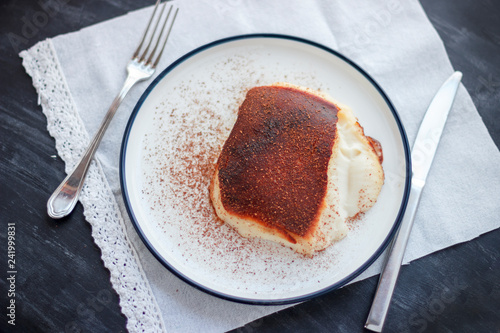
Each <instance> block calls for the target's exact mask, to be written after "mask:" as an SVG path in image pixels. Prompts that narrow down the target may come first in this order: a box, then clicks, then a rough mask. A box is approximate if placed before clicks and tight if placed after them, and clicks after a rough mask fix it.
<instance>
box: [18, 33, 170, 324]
mask: <svg viewBox="0 0 500 333" xmlns="http://www.w3.org/2000/svg"><path fill="white" fill-rule="evenodd" d="M36 49H44V51H45V52H47V53H50V54H51V55H52V57H53V59H52V60H53V64H52V65H53V67H54V68H53V70H52V69H51V68H49V67H50V66H49V65H50V59H44V60H45V63H43V64H41V63H42V62H43V61H39V59H37V57H36V55H37V54H36V53H38V51H37V50H36ZM19 56H20V57H21V58H22V59H23V61H22V63H23V67H24V68H25V71H26V73H27V74H28V75H29V76H31V78H32V83H33V86H34V87H35V89H36V91H37V94H38V104H40V105H41V106H42V111H43V113H44V114H45V116H46V118H47V130H48V131H49V134H50V135H51V136H52V137H54V139H55V141H56V150H57V152H58V154H59V156H60V157H61V159H62V160H63V161H64V162H65V165H66V172H68V171H69V170H71V168H72V167H73V165H74V164H75V163H74V162H75V161H76V157H74V156H73V155H76V156H78V155H77V154H75V153H74V152H75V151H74V150H73V151H71V150H70V151H69V152H68V151H67V150H68V148H67V147H64V146H63V145H62V143H61V142H60V138H59V135H58V133H57V131H56V129H55V125H54V124H57V123H59V124H60V123H61V120H62V119H61V118H60V116H59V115H57V113H56V112H55V111H56V110H55V108H56V107H57V105H52V103H51V101H53V100H55V99H56V98H55V97H56V96H53V95H54V94H55V92H54V91H53V90H52V91H51V90H49V89H44V87H43V86H42V85H40V84H39V82H38V80H40V79H42V77H43V76H44V74H46V73H47V72H49V71H50V72H55V73H52V74H53V75H56V76H58V78H59V79H60V80H61V82H60V83H61V86H59V88H62V89H63V90H64V97H63V98H64V99H65V102H66V103H67V104H68V105H70V106H71V109H72V110H69V111H70V112H71V113H68V114H66V116H69V118H73V119H72V121H74V123H73V124H77V125H76V126H77V127H78V129H79V130H80V131H81V135H82V136H84V137H86V138H87V140H86V141H87V142H88V138H89V135H88V133H87V131H86V130H85V127H84V126H83V121H82V119H81V118H80V116H79V114H78V112H77V111H76V106H75V103H74V101H73V98H72V96H71V93H70V90H69V87H68V84H67V81H66V77H65V76H64V73H63V72H62V69H61V65H60V63H59V59H58V57H57V53H56V50H55V48H54V45H53V43H52V40H51V39H50V38H49V39H46V40H44V41H41V42H38V43H37V44H35V45H34V46H32V47H31V48H30V49H28V50H25V51H22V52H21V53H19ZM36 63H38V65H41V66H43V68H44V71H42V70H40V68H37V65H36ZM67 111H68V110H67ZM72 126H74V125H72ZM72 152H73V153H72ZM90 172H93V173H97V174H98V175H99V179H100V180H101V181H102V183H101V184H100V185H101V186H102V187H101V189H95V188H91V187H90V186H84V189H83V191H82V196H81V198H80V202H81V203H82V205H83V207H84V215H85V218H86V220H87V222H89V224H91V227H92V237H93V239H94V242H95V243H96V245H98V246H99V248H100V249H101V253H102V255H101V259H102V261H103V263H104V265H105V267H106V268H107V269H108V270H109V271H110V281H111V283H112V286H113V288H114V289H115V291H116V292H117V293H118V295H119V304H120V308H121V309H122V312H123V314H124V315H126V317H127V330H128V331H136V329H134V328H138V326H142V328H143V329H145V328H146V327H144V326H147V325H145V324H146V323H147V322H150V321H151V320H148V318H149V319H153V320H154V319H156V321H157V322H156V323H150V324H153V326H156V327H157V328H158V329H160V330H161V331H162V332H164V331H165V324H164V322H163V317H162V315H161V311H160V309H159V305H158V303H157V301H156V298H155V296H154V294H153V292H152V289H151V286H150V284H149V280H148V279H147V277H146V274H145V272H144V269H143V267H142V264H141V262H140V259H139V256H138V254H137V252H136V249H135V248H134V246H133V245H132V244H131V243H130V241H129V240H128V237H127V234H126V228H125V222H124V219H123V217H122V215H121V212H120V210H119V209H118V204H117V202H116V198H115V197H114V195H113V193H112V191H111V188H110V186H109V183H108V181H107V179H106V176H105V174H104V171H103V169H102V166H101V164H100V163H99V161H98V160H97V159H94V161H93V162H92V165H91V167H90V170H89V173H90ZM94 191H102V192H103V193H104V195H105V196H106V197H107V198H108V199H109V201H110V202H112V204H113V209H111V210H109V211H108V212H107V213H108V214H109V215H111V216H116V219H117V221H115V223H119V226H120V230H119V231H120V232H121V233H122V235H121V236H122V237H123V238H124V240H125V242H126V243H125V246H126V248H122V249H121V251H122V252H123V253H124V254H128V257H129V258H130V259H132V262H133V263H134V264H135V265H136V267H137V268H136V272H138V274H139V276H140V278H141V282H142V283H144V285H145V287H146V290H147V292H146V293H145V294H146V295H138V294H139V293H140V290H141V288H133V284H132V285H129V284H128V283H122V282H123V281H121V278H120V277H121V276H122V275H123V274H120V272H119V269H118V268H117V267H116V265H115V264H114V263H113V261H114V260H115V259H117V258H111V257H110V256H108V255H106V253H109V251H107V248H106V244H105V242H102V241H100V239H99V237H98V235H97V233H98V230H97V229H104V230H106V225H105V224H106V223H109V221H104V223H103V221H99V219H93V218H92V216H96V215H99V213H101V212H98V211H97V209H96V207H95V206H93V205H92V204H91V200H86V199H87V198H86V197H88V196H89V194H90V192H94ZM83 192H85V193H83ZM99 224H101V225H99ZM99 231H100V230H99ZM115 245H116V244H115ZM127 250H128V251H127ZM131 266H133V265H131ZM133 269H134V268H133V267H130V268H128V269H127V270H128V271H132V270H133ZM132 275H135V274H132ZM123 286H126V288H123ZM127 286H128V288H127ZM131 294H136V297H133V298H135V299H142V300H147V301H149V302H150V303H149V304H152V305H153V308H154V310H155V313H154V314H151V313H148V312H147V311H145V309H143V308H141V307H139V306H137V305H134V304H133V303H127V301H126V300H128V299H130V297H129V296H130V295H131ZM143 294H144V293H143ZM149 310H151V309H149ZM145 314H146V316H147V317H148V318H145ZM131 319H132V320H131ZM141 320H144V323H142V324H141ZM134 322H135V323H139V325H138V326H136V325H134Z"/></svg>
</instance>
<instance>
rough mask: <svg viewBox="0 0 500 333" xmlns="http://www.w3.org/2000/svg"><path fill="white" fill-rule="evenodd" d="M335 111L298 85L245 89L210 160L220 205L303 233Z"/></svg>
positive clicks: (317, 192)
mask: <svg viewBox="0 0 500 333" xmlns="http://www.w3.org/2000/svg"><path fill="white" fill-rule="evenodd" d="M337 112H338V109H337V107H336V106H335V105H334V104H332V103H330V102H328V101H326V100H324V99H322V98H320V97H317V96H315V95H313V94H309V93H307V92H304V91H301V90H297V89H293V88H289V87H279V86H266V87H256V88H253V89H251V90H250V91H249V92H248V93H247V96H246V99H245V101H244V102H243V104H242V105H241V106H240V109H239V113H238V119H237V121H236V123H235V125H234V127H233V130H232V131H231V134H230V135H229V138H228V139H227V141H226V143H225V144H224V147H223V149H222V152H221V155H220V157H219V161H218V170H219V187H220V193H221V201H222V204H223V205H224V208H225V209H226V210H227V211H228V212H230V213H232V214H234V215H237V216H240V217H243V218H247V219H253V220H255V221H257V222H259V223H262V224H263V225H265V226H267V227H271V228H274V229H277V230H278V231H281V232H284V233H286V232H287V231H289V232H293V233H295V234H298V235H300V236H301V237H304V236H305V235H306V234H307V233H308V231H310V230H311V227H313V226H314V225H315V224H316V223H317V221H318V219H319V211H320V208H321V205H322V204H323V198H324V196H325V195H326V191H327V182H328V176H327V171H328V162H329V160H330V156H331V153H332V147H333V144H334V138H335V131H336V124H337Z"/></svg>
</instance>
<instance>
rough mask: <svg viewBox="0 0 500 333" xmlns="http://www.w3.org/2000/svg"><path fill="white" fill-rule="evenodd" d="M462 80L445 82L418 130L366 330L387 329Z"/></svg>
mask: <svg viewBox="0 0 500 333" xmlns="http://www.w3.org/2000/svg"><path fill="white" fill-rule="evenodd" d="M461 79H462V73H461V72H455V73H453V75H451V76H450V78H448V80H446V81H445V82H444V83H443V85H442V86H441V88H439V90H438V92H437V93H436V95H435V96H434V98H433V99H432V101H431V103H430V105H429V107H428V109H427V111H426V113H425V116H424V119H423V120H422V123H421V125H420V128H419V130H418V133H417V136H416V139H415V143H414V144H413V148H412V152H411V160H412V179H411V188H410V196H409V198H408V203H407V206H406V212H405V215H404V217H403V220H402V221H401V225H400V227H399V230H398V233H397V235H396V237H395V238H394V240H393V241H392V243H391V247H390V249H389V252H388V255H387V258H386V262H385V265H384V268H383V270H382V273H381V274H380V279H379V282H378V286H377V291H376V292H375V297H374V299H373V303H372V307H371V309H370V313H369V314H368V318H367V320H366V323H365V328H367V329H369V330H371V331H374V332H381V331H382V328H383V326H384V322H385V318H386V316H387V312H388V310H389V305H390V303H391V299H392V295H393V293H394V287H395V285H396V281H397V279H398V275H399V270H400V268H401V263H402V261H403V255H404V252H405V248H406V245H407V243H408V238H409V236H410V232H411V228H412V226H413V220H414V218H415V213H416V211H417V207H418V204H419V201H420V196H421V194H422V190H423V188H424V186H425V181H426V179H427V175H428V174H429V170H430V168H431V165H432V161H433V160H434V156H435V154H436V150H437V147H438V144H439V140H440V139H441V134H442V133H443V129H444V126H445V124H446V119H447V118H448V113H449V112H450V109H451V107H452V105H453V101H454V100H455V96H456V93H457V90H458V87H459V84H460V81H461Z"/></svg>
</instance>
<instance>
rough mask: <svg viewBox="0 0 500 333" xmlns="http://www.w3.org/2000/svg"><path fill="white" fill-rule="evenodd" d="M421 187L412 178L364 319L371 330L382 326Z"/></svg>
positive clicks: (366, 326) (375, 330)
mask: <svg viewBox="0 0 500 333" xmlns="http://www.w3.org/2000/svg"><path fill="white" fill-rule="evenodd" d="M423 187H424V182H423V181H418V180H415V179H412V186H411V190H410V196H409V198H408V204H407V207H406V212H405V215H404V217H403V220H402V222H401V226H400V227H399V231H398V233H397V235H396V238H395V239H394V240H393V241H392V243H391V247H390V248H389V250H388V252H387V258H386V262H385V266H384V269H383V270H382V273H381V275H380V280H379V282H378V286H377V291H376V292H375V298H374V299H373V303H372V307H371V309H370V313H369V314H368V319H367V320H366V324H365V328H367V329H369V330H371V331H374V332H381V331H382V328H383V326H384V322H385V318H386V316H387V312H388V310H389V305H390V304H391V299H392V294H393V292H394V287H395V286H396V281H397V279H398V275H399V270H400V268H401V263H402V261H403V256H404V253H405V249H406V244H407V243H408V238H409V236H410V232H411V227H412V226H413V219H414V218H415V213H416V211H417V206H418V203H419V201H420V195H421V193H422V189H423Z"/></svg>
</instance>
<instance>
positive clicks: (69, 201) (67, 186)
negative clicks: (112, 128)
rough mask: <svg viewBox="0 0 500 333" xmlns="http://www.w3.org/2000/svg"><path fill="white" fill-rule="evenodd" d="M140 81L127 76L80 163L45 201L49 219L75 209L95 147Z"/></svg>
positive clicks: (58, 217) (64, 214)
mask: <svg viewBox="0 0 500 333" xmlns="http://www.w3.org/2000/svg"><path fill="white" fill-rule="evenodd" d="M140 79H141V78H138V77H136V76H134V75H131V74H130V73H129V74H128V76H127V79H126V80H125V83H124V84H123V87H122V89H121V91H120V93H119V94H118V95H117V96H116V97H115V99H114V100H113V103H111V106H110V107H109V110H108V112H107V113H106V115H105V116H104V119H103V121H102V123H101V126H100V127H99V129H98V130H97V132H96V134H95V135H94V137H93V138H92V141H91V142H90V144H89V146H88V147H87V150H85V152H84V153H83V155H82V157H81V158H80V161H79V162H78V164H77V165H76V166H75V168H74V169H73V171H71V173H69V174H68V175H67V176H66V178H64V180H63V181H62V183H61V184H60V185H59V186H58V187H57V189H56V190H55V191H54V193H53V194H52V195H51V196H50V198H49V200H48V201H47V213H48V214H49V216H50V217H52V218H54V219H60V218H62V217H65V216H67V215H69V214H70V213H71V212H72V211H73V208H75V205H76V203H77V201H78V197H79V196H80V192H81V190H82V187H83V183H84V181H85V176H86V175H87V171H88V169H89V166H90V162H91V161H92V158H93V157H94V154H95V152H96V150H97V147H99V144H100V143H101V140H102V137H103V136H104V133H105V132H106V129H107V128H108V126H109V123H110V122H111V119H113V116H114V115H115V113H116V110H117V109H118V107H119V106H120V104H121V103H122V101H123V99H124V98H125V96H126V95H127V93H128V92H129V90H130V88H132V86H133V85H134V84H135V83H136V82H137V81H139V80H140Z"/></svg>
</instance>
